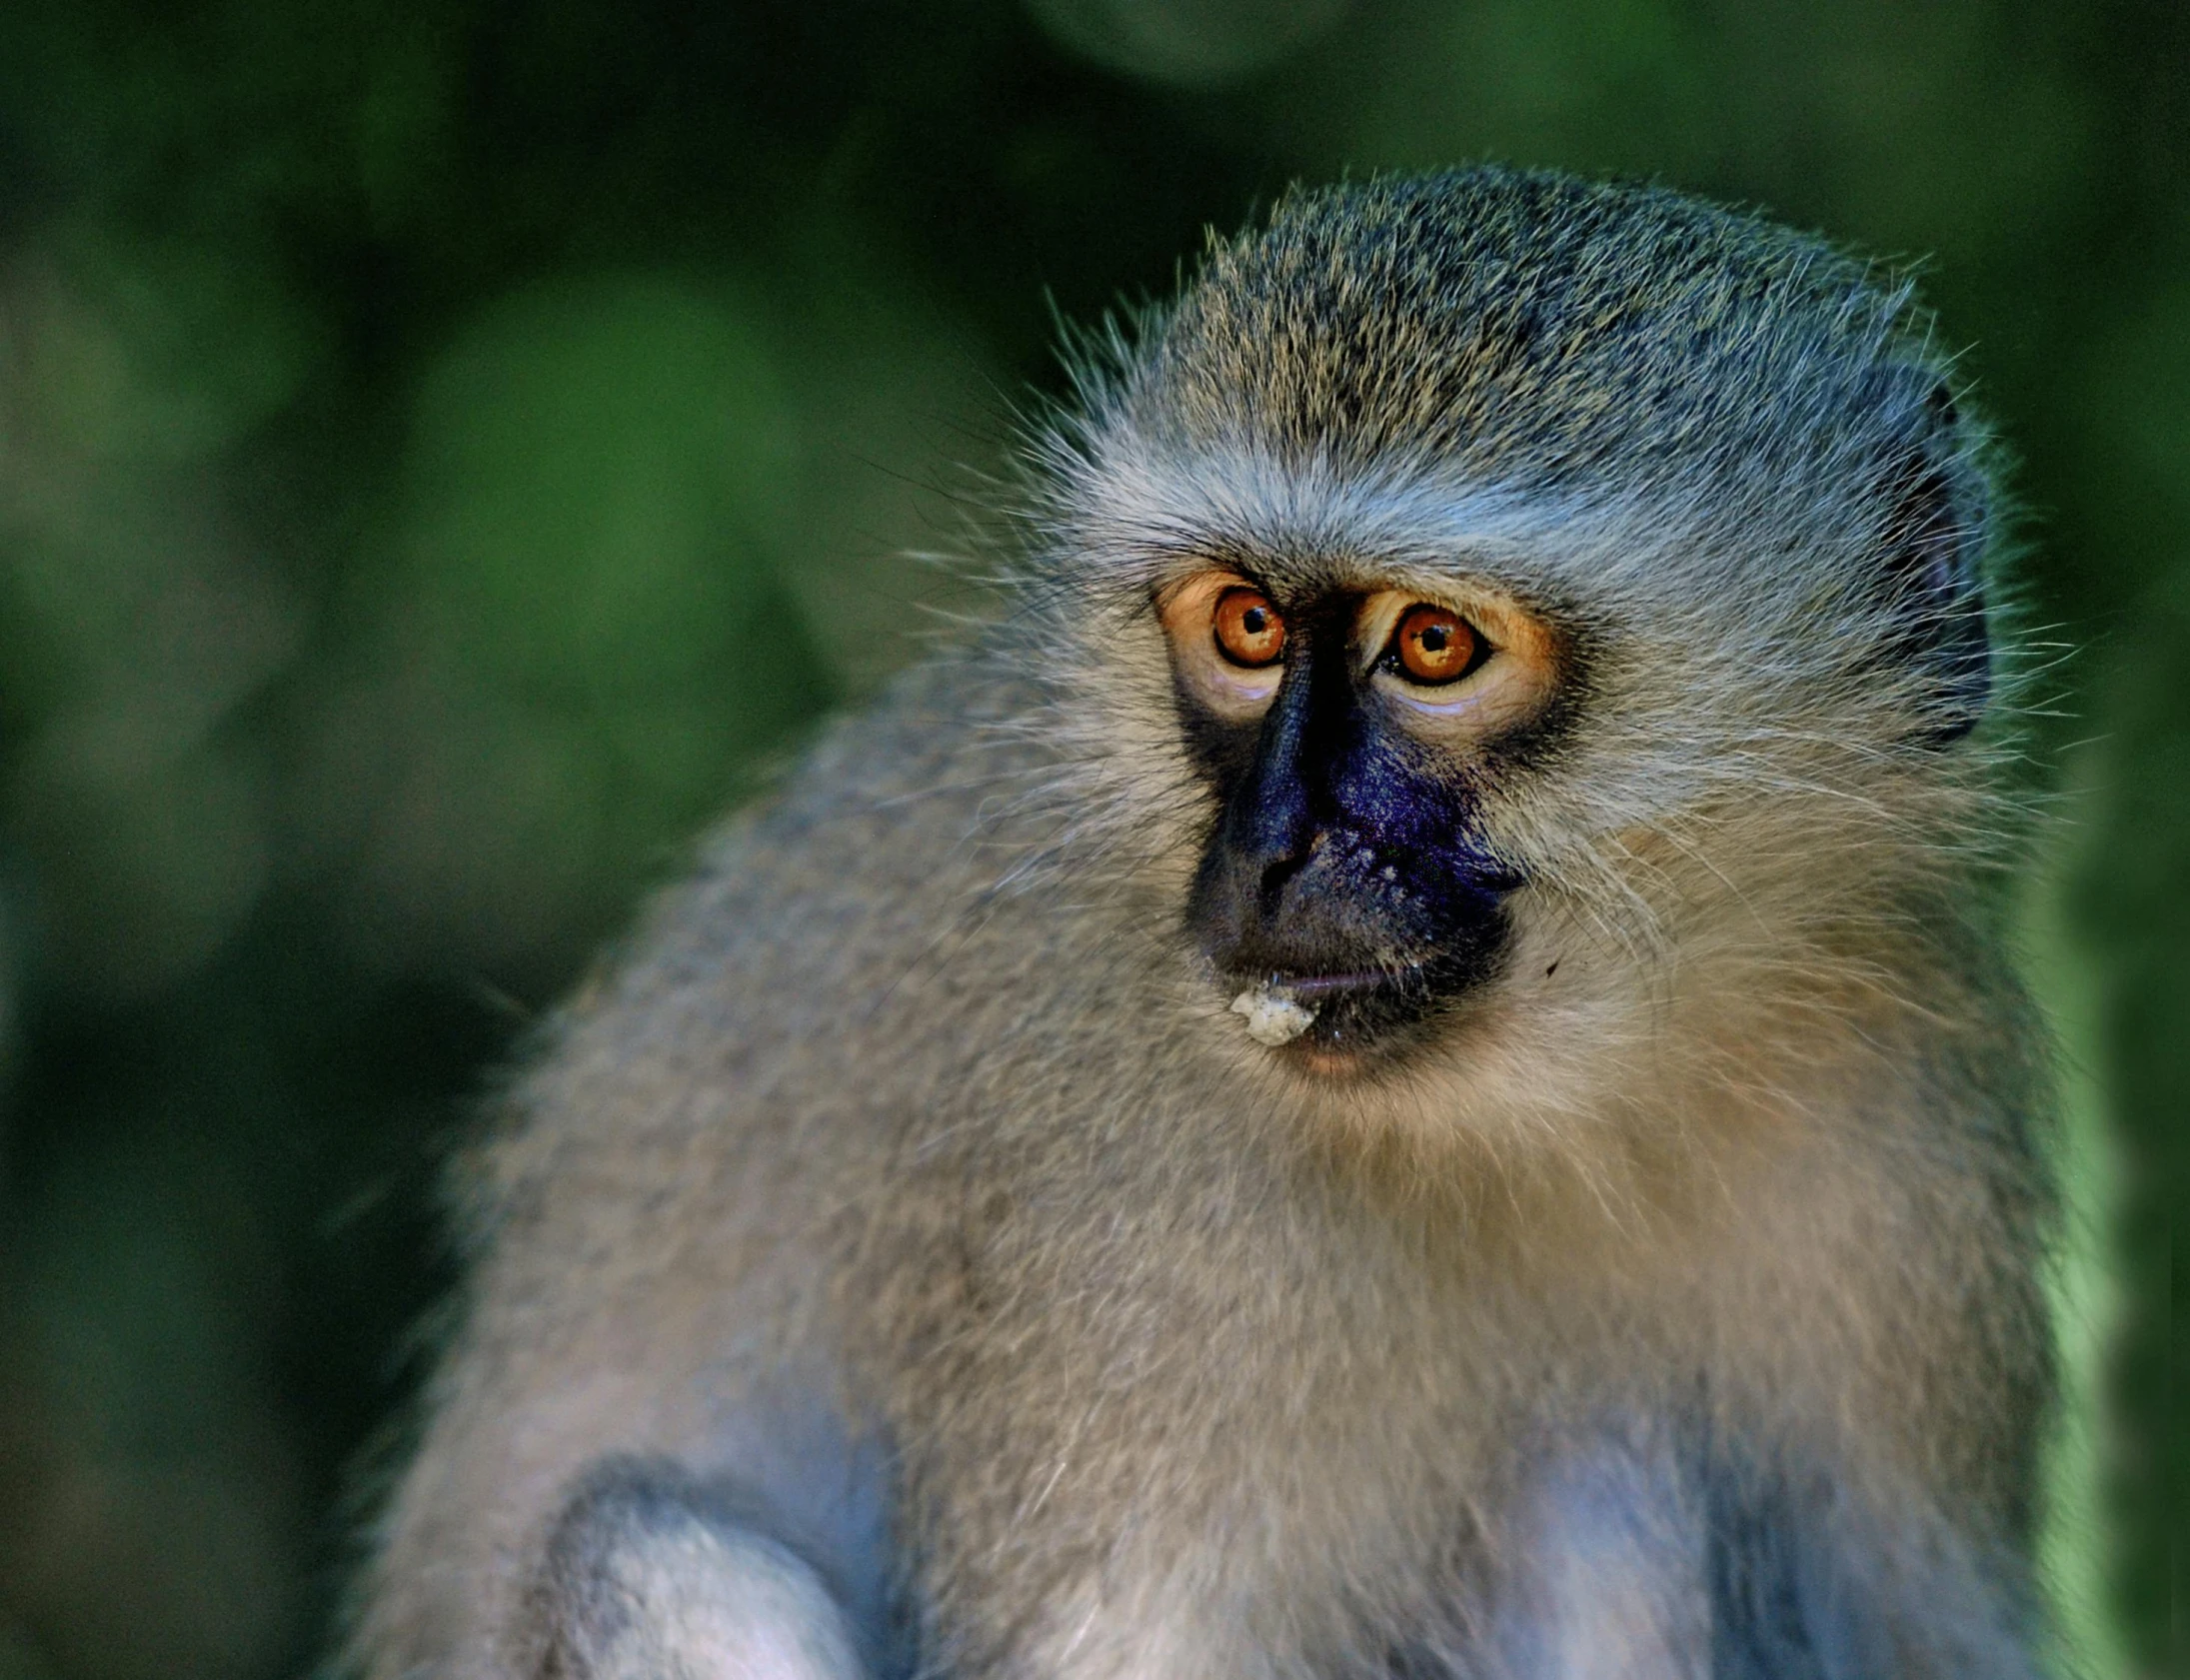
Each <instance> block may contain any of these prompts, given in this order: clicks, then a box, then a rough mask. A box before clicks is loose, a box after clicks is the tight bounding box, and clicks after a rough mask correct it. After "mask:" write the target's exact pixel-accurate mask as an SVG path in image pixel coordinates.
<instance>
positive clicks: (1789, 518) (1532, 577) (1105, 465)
mask: <svg viewBox="0 0 2190 1680" xmlns="http://www.w3.org/2000/svg"><path fill="white" fill-rule="evenodd" d="M1053 490H1054V494H1055V501H1054V503H1053V511H1054V512H1055V513H1056V514H1058V515H1059V516H1060V521H1059V529H1060V531H1061V533H1062V534H1063V536H1064V537H1065V541H1063V542H1062V543H1061V544H1059V545H1058V546H1057V547H1056V548H1055V549H1053V550H1052V551H1051V561H1052V564H1053V565H1055V566H1057V567H1059V568H1060V569H1062V570H1064V571H1066V572H1069V573H1070V574H1071V575H1072V577H1073V581H1074V583H1075V584H1076V586H1079V587H1083V588H1086V587H1093V588H1096V589H1106V590H1112V591H1115V592H1116V593H1117V594H1118V596H1119V597H1120V599H1121V600H1122V601H1123V602H1125V603H1126V604H1128V605H1130V604H1131V603H1133V602H1137V601H1140V600H1144V599H1145V592H1146V591H1147V590H1148V589H1149V588H1151V587H1155V586H1160V585H1161V584H1163V583H1165V582H1167V581H1169V580H1170V579H1172V578H1175V577H1177V576H1179V575H1181V574H1184V573H1188V572H1194V571H1200V570H1203V569H1206V568H1208V567H1209V566H1211V565H1215V566H1220V567H1227V568H1230V569H1233V570H1236V571H1238V572H1240V573H1242V574H1244V575H1246V576H1249V577H1252V578H1254V579H1256V580H1257V581H1259V582H1260V583H1261V584H1263V585H1264V586H1265V587H1267V588H1269V589H1272V590H1274V591H1275V592H1277V594H1278V595H1279V596H1280V598H1293V597H1298V596H1311V595H1314V594H1318V593H1321V592H1324V591H1328V590H1333V589H1359V590H1378V589H1384V588H1395V587H1409V586H1412V587H1417V588H1422V589H1425V590H1427V591H1428V592H1430V593H1432V594H1434V593H1438V591H1439V590H1440V589H1444V588H1449V587H1453V586H1458V587H1460V588H1462V589H1463V590H1464V589H1465V588H1466V587H1468V586H1487V587H1489V588H1491V589H1493V590H1496V591H1498V592H1501V593H1504V594H1506V595H1508V596H1511V597H1513V598H1515V599H1517V600H1518V601H1520V602H1521V603H1522V604H1524V605H1526V606H1530V607H1533V608H1536V609H1539V610H1542V611H1545V612H1547V613H1548V614H1549V615H1550V616H1551V617H1553V618H1555V619H1570V618H1576V617H1579V618H1588V619H1598V618H1601V617H1602V616H1603V615H1605V614H1606V613H1613V614H1618V613H1621V612H1622V611H1623V610H1627V609H1632V610H1634V611H1635V612H1638V613H1641V612H1646V613H1648V614H1650V615H1651V616H1653V617H1656V618H1659V619H1660V620H1662V619H1663V618H1664V616H1665V615H1666V613H1667V612H1668V610H1669V607H1668V603H1669V602H1679V603H1684V604H1685V606H1684V608H1683V609H1682V610H1683V611H1684V612H1686V613H1688V614H1689V615H1691V616H1692V617H1694V618H1695V620H1696V621H1697V622H1696V627H1695V628H1696V629H1697V630H1699V631H1700V630H1701V629H1702V628H1703V627H1704V626H1705V625H1707V624H1709V623H1711V622H1715V621H1716V620H1717V619H1720V618H1730V619H1734V620H1738V621H1741V622H1744V623H1750V624H1753V623H1755V622H1757V620H1758V619H1759V616H1760V615H1761V614H1762V613H1764V612H1765V611H1766V606H1765V604H1766V603H1767V602H1768V601H1770V600H1773V599H1784V600H1785V601H1787V602H1789V603H1793V602H1799V601H1813V600H1815V599H1816V598H1817V597H1818V596H1819V594H1820V592H1821V591H1822V592H1824V593H1828V594H1829V593H1833V591H1834V590H1835V588H1836V587H1838V586H1839V585H1841V584H1844V583H1845V582H1846V577H1845V574H1846V573H1847V570H1848V569H1847V568H1846V567H1845V566H1844V565H1843V564H1842V559H1843V557H1844V555H1845V553H1846V552H1847V545H1848V544H1853V543H1860V542H1861V541H1862V540H1863V524H1862V518H1861V514H1862V510H1861V509H1860V507H1858V506H1855V505H1852V504H1851V505H1848V506H1841V507H1826V508H1819V507H1816V506H1814V505H1813V502H1812V501H1811V500H1807V499H1805V500H1799V501H1797V502H1796V503H1795V504H1794V505H1793V506H1792V507H1790V506H1789V505H1788V495H1789V492H1788V487H1787V486H1786V484H1785V483H1784V481H1783V480H1780V479H1777V478H1772V477H1769V476H1767V477H1766V478H1764V479H1762V480H1760V481H1757V482H1755V483H1753V484H1752V485H1751V486H1750V487H1749V489H1748V490H1747V491H1746V492H1741V491H1739V490H1735V491H1731V492H1726V493H1722V494H1719V495H1716V496H1711V497H1704V496H1698V495H1696V494H1694V493H1693V491H1692V489H1689V488H1685V487H1683V486H1681V485H1680V484H1678V483H1677V482H1667V483H1662V484H1656V485H1640V486H1637V485H1625V486H1618V487H1602V486H1596V487H1592V486H1588V485H1575V486H1570V487H1565V488H1547V487H1544V486H1540V485H1529V484H1522V483H1515V482H1512V481H1500V480H1487V481H1485V480H1480V479H1476V478H1473V477H1471V476H1470V475H1468V474H1467V473H1465V472H1464V471H1460V470H1457V469H1456V468H1455V467H1454V466H1453V464H1451V463H1439V462H1433V461H1432V462H1424V461H1420V460H1400V461H1396V462H1390V463H1383V464H1380V465H1377V466H1373V467H1354V466H1350V465H1347V464H1344V463H1341V462H1339V461H1336V460H1333V459H1332V458H1331V457H1329V456H1327V455H1325V456H1315V457H1310V458H1308V459H1306V460H1303V461H1300V462H1298V463H1287V462H1284V461H1281V460H1278V459H1276V458H1275V457H1274V456H1273V455H1272V454H1271V453H1270V452H1269V451H1268V450H1266V449H1263V448H1259V447H1255V446H1252V445H1248V446H1239V445H1234V444H1227V443H1221V442H1212V443H1208V444H1204V445H1198V446H1195V447H1192V448H1190V449H1184V450H1175V451H1174V450H1167V449H1164V448H1162V447H1160V446H1156V445H1151V443H1150V442H1149V440H1147V439H1145V438H1141V437H1137V436H1134V435H1131V434H1121V435H1119V436H1117V437H1115V438H1113V439H1111V440H1110V441H1109V447H1106V448H1102V449H1100V450H1098V451H1094V452H1091V453H1089V454H1088V455H1086V456H1083V457H1081V458H1080V459H1079V460H1078V461H1077V462H1076V463H1075V464H1074V466H1073V468H1072V470H1071V472H1070V473H1069V474H1068V475H1066V476H1065V477H1064V479H1063V481H1062V482H1061V483H1059V484H1057V485H1055V486H1054V487H1053ZM1722 491H1724V487H1722ZM1775 522H1778V523H1780V524H1782V525H1786V524H1789V523H1790V522H1792V523H1794V524H1799V526H1800V527H1801V530H1800V535H1799V539H1798V540H1797V539H1796V538H1795V536H1794V535H1793V534H1792V533H1791V532H1790V534H1789V536H1788V538H1787V539H1786V540H1785V541H1778V540H1774V538H1773V536H1772V535H1771V532H1772V527H1773V525H1774V523H1775ZM1835 523H1837V524H1838V525H1839V526H1840V527H1841V528H1842V529H1841V531H1840V533H1839V535H1842V536H1843V537H1844V538H1845V542H1841V543H1836V542H1831V541H1825V542H1821V541H1819V538H1820V535H1821V534H1823V533H1825V532H1826V531H1828V530H1829V528H1831V527H1832V526H1833V525H1834V524H1835Z"/></svg>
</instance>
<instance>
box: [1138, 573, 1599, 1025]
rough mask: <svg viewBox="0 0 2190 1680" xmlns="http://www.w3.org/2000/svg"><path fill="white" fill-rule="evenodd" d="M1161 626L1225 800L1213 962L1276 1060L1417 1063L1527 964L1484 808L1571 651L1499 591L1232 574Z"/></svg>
mask: <svg viewBox="0 0 2190 1680" xmlns="http://www.w3.org/2000/svg"><path fill="white" fill-rule="evenodd" d="M1157 607H1158V612H1159V615H1160V617H1161V620H1162V623H1163V626H1164V630H1165V633H1166V636H1167V638H1168V641H1169V644H1170V649H1171V666H1172V675H1173V689H1174V694H1175V697H1176V702H1177V708H1178V715H1179V719H1180V723H1181V727H1182V729H1183V733H1184V737H1185V742H1186V747H1187V752H1188V756H1189V759H1190V761H1191V762H1192V764H1193V766H1194V769H1195V771H1196V773H1197V774H1198V775H1199V777H1200V778H1201V779H1202V780H1203V781H1204V782H1205V783H1206V784H1207V786H1208V787H1209V789H1210V790H1211V791H1212V793H1213V794H1214V796H1215V812H1216V815H1215V818H1214V821H1213V823H1212V824H1211V826H1210V829H1209V833H1208V835H1207V838H1206V840H1205V842H1204V845H1203V849H1202V853H1201V857H1200V860H1199V863H1198V866H1197V868H1196V870H1195V873H1194V877H1193V882H1192V886H1191V889H1190V892H1189V894H1188V900H1187V906H1186V922H1187V926H1188V929H1189V931H1190V933H1191V934H1192V937H1193V939H1194V941H1195V943H1196V944H1197V945H1198V947H1199V949H1200V951H1201V953H1202V954H1203V955H1204V956H1205V957H1206V958H1207V960H1208V961H1209V962H1210V964H1211V965H1212V966H1213V967H1214V969H1215V970H1216V973H1217V975H1218V976H1219V978H1220V979H1222V980H1223V981H1225V982H1227V983H1229V984H1231V985H1233V986H1234V987H1235V988H1237V989H1238V990H1239V991H1240V994H1241V1000H1242V1006H1241V1012H1242V1013H1249V1024H1250V1029H1252V1030H1254V1031H1255V1035H1256V1036H1257V1037H1259V1038H1261V1039H1262V1041H1264V1042H1266V1043H1271V1044H1278V1043H1283V1042H1285V1041H1287V1040H1290V1039H1294V1038H1297V1039H1298V1040H1299V1042H1300V1048H1301V1050H1302V1051H1304V1052H1306V1053H1307V1054H1308V1055H1310V1056H1311V1057H1313V1058H1316V1059H1317V1060H1319V1061H1320V1062H1321V1063H1323V1064H1326V1065H1327V1064H1328V1063H1329V1062H1330V1061H1331V1059H1332V1057H1333V1056H1334V1055H1335V1056H1338V1057H1343V1058H1346V1059H1349V1060H1350V1059H1351V1058H1352V1057H1353V1056H1355V1055H1358V1054H1360V1053H1363V1052H1368V1051H1377V1052H1382V1053H1388V1052H1391V1051H1393V1050H1395V1049H1397V1048H1398V1047H1399V1046H1400V1045H1401V1044H1403V1042H1404V1041H1405V1040H1406V1039H1407V1037H1408V1036H1409V1035H1410V1032H1411V1031H1412V1030H1413V1029H1416V1028H1418V1027H1419V1026H1420V1024H1421V1023H1422V1022H1423V1021H1424V1020H1425V1018H1426V1017H1428V1016H1429V1015H1431V1014H1432V1013H1433V1012H1435V1011H1436V1010H1437V1009H1438V1008H1439V1006H1440V1005H1443V1004H1446V1003H1448V1002H1450V1001H1451V1000H1453V999H1455V998H1456V997H1458V996H1460V995H1461V994H1463V993H1465V992H1466V991H1468V990H1470V989H1471V988H1473V987H1475V986H1478V985H1480V984H1481V983H1482V982H1483V981H1484V980H1486V979H1488V978H1490V977H1491V976H1492V975H1494V974H1495V973H1496V972H1497V970H1498V968H1499V965H1500V963H1501V960H1502V959H1503V956H1504V954H1505V950H1506V945H1507V941H1508V934H1509V929H1508V924H1507V911H1506V898H1507V896H1508V894H1510V893H1511V892H1513V891H1514V890H1515V889H1516V888H1518V887H1519V886H1520V885H1521V884H1522V881H1523V878H1524V875H1523V871H1522V870H1521V869H1520V868H1519V867H1518V866H1517V864H1516V863H1515V862H1514V861H1513V860H1511V859H1510V858H1507V857H1504V856H1501V855H1499V853H1498V852H1497V850H1496V849H1495V848H1494V847H1493V846H1492V844H1491V843H1490V841H1489V840H1488V839H1487V837H1486V835H1485V833H1484V830H1483V826H1482V824H1481V822H1480V821H1479V806H1480V802H1481V799H1482V795H1483V792H1484V789H1485V786H1486V784H1487V783H1488V781H1489V780H1490V779H1492V778H1494V776H1495V775H1496V773H1497V768H1498V764H1499V761H1500V758H1501V755H1502V754H1504V753H1506V752H1508V751H1509V750H1510V748H1511V747H1512V745H1513V744H1514V743H1515V742H1516V741H1517V740H1518V739H1521V738H1524V737H1526V736H1527V735H1529V734H1530V733H1531V732H1532V731H1537V730H1540V728H1541V727H1542V726H1543V724H1544V723H1545V721H1546V719H1547V718H1548V717H1549V715H1550V713H1551V712H1552V710H1553V708H1552V702H1553V700H1554V697H1555V695H1556V692H1557V689H1558V686H1559V659H1558V655H1557V640H1556V638H1555V637H1554V636H1553V635H1552V633H1551V632H1550V631H1549V629H1548V628H1547V627H1546V626H1545V624H1544V623H1543V622H1542V621H1541V620H1540V619H1538V618H1537V617H1535V616H1533V615H1531V614H1529V613H1528V612H1526V611H1525V610H1523V609H1522V608H1520V607H1519V606H1518V605H1517V604H1515V603H1513V602H1511V601H1508V600H1503V599H1500V598H1498V597H1496V596H1494V595H1491V594H1488V593H1483V592H1472V593H1462V594H1459V595H1455V596H1453V597H1452V598H1450V599H1431V598H1426V597H1424V596H1423V595H1421V594H1418V593H1416V592H1414V591H1412V590H1408V589H1392V588H1375V587H1352V586H1336V585H1331V584H1327V583H1321V584H1309V585H1305V586H1298V587H1294V588H1291V589H1286V588H1284V587H1283V586H1280V585H1277V584H1274V583H1272V584H1270V585H1269V586H1268V587H1265V586H1264V584H1263V583H1261V582H1258V581H1256V580H1255V579H1252V578H1250V577H1248V576H1246V575H1245V574H1243V573H1240V572H1235V571H1230V570H1224V569H1215V570H1209V571H1204V572H1199V573H1195V574H1193V575H1191V576H1188V577H1186V578H1184V579H1182V580H1178V581H1175V582H1173V583H1171V584H1169V585H1168V586H1166V587H1164V588H1163V589H1161V590H1160V591H1159V592H1158V599H1157ZM1257 996H1258V997H1260V998H1261V999H1262V1000H1263V1005H1262V1007H1261V1012H1260V1015H1259V1017H1257V1015H1256V1014H1254V1013H1251V1012H1250V1010H1251V1009H1253V1008H1254V1007H1255V1005H1254V1004H1253V1003H1252V1002H1251V1001H1250V999H1252V998H1254V997H1257ZM1288 1026H1289V1027H1290V1028H1291V1030H1289V1031H1288V1030H1286V1027H1288Z"/></svg>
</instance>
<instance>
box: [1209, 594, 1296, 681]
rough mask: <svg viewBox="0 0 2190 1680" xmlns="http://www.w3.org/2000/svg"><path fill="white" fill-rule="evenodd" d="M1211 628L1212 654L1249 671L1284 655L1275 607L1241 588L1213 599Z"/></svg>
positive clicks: (1281, 623)
mask: <svg viewBox="0 0 2190 1680" xmlns="http://www.w3.org/2000/svg"><path fill="white" fill-rule="evenodd" d="M1212 628H1213V630H1214V632H1215V636H1216V651H1217V652H1218V653H1219V654H1222V655H1223V656H1224V658H1226V659H1227V660H1229V661H1231V663H1232V664H1233V665H1243V666H1245V667H1246V668H1247V669H1248V670H1250V671H1252V670H1254V669H1256V668H1257V667H1260V666H1265V665H1275V664H1276V663H1277V657H1278V656H1279V655H1280V654H1282V653H1283V652H1284V651H1285V621H1284V620H1283V619H1280V618H1279V617H1278V616H1277V607H1276V604H1275V603H1274V602H1272V601H1271V600H1270V598H1269V597H1268V596H1266V595H1264V594H1263V593H1262V592H1261V591H1260V590H1258V589H1253V588H1250V587H1249V586H1247V585H1245V584H1242V585H1240V586H1239V587H1237V588H1236V589H1228V590H1226V591H1225V592H1224V593H1223V594H1222V595H1220V596H1218V597H1217V598H1216V612H1215V614H1214V616H1213V619H1212Z"/></svg>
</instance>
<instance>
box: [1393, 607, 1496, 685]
mask: <svg viewBox="0 0 2190 1680" xmlns="http://www.w3.org/2000/svg"><path fill="white" fill-rule="evenodd" d="M1391 651H1392V653H1393V654H1394V655H1395V656H1397V658H1398V662H1399V669H1400V671H1402V672H1403V673H1405V675H1406V676H1407V678H1408V679H1409V680H1410V681H1412V682H1416V683H1428V684H1435V683H1455V682H1457V681H1459V679H1461V678H1462V677H1465V676H1466V675H1467V674H1468V673H1469V672H1470V671H1473V670H1474V669H1475V667H1476V666H1478V665H1480V664H1481V663H1482V661H1481V658H1480V657H1479V656H1480V655H1481V653H1482V652H1483V644H1482V638H1481V637H1479V636H1477V635H1476V634H1475V628H1474V626H1472V625H1470V624H1469V623H1468V622H1467V621H1466V620H1465V619H1463V618H1461V617H1460V616H1459V614H1457V613H1454V612H1452V611H1450V610H1449V609H1447V608H1443V607H1432V606H1430V605H1429V604H1428V603H1427V602H1424V603H1423V604H1422V605H1421V606H1419V607H1409V608H1408V609H1407V611H1406V616H1405V617H1404V618H1402V619H1401V620H1400V621H1399V628H1398V630H1397V631H1396V632H1395V633H1394V634H1393V636H1392V638H1391Z"/></svg>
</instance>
